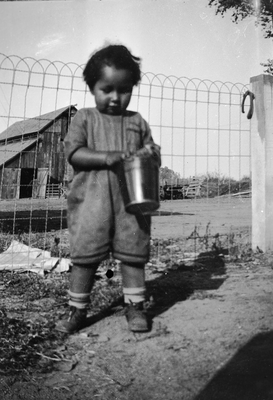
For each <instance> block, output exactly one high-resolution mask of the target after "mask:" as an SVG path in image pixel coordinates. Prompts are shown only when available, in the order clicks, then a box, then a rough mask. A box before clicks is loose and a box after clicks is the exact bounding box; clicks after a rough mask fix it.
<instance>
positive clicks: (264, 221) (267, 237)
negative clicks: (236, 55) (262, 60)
mask: <svg viewBox="0 0 273 400" xmlns="http://www.w3.org/2000/svg"><path fill="white" fill-rule="evenodd" d="M250 83H251V89H250V90H251V91H252V92H253V93H254V95H255V100H254V114H253V117H252V119H251V170H252V249H253V250H256V249H257V247H259V248H260V249H261V250H262V251H268V250H273V76H270V75H258V76H254V77H252V78H251V79H250Z"/></svg>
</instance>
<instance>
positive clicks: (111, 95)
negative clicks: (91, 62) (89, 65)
mask: <svg viewBox="0 0 273 400" xmlns="http://www.w3.org/2000/svg"><path fill="white" fill-rule="evenodd" d="M132 90H133V84H132V77H131V72H130V71H129V70H127V69H116V68H115V67H112V66H111V67H110V66H105V67H104V68H103V69H102V71H101V78H100V79H99V80H98V81H97V82H96V84H95V86H94V88H93V90H92V94H93V95H94V97H95V102H96V106H97V109H98V110H99V111H100V112H102V113H104V114H108V115H121V114H122V113H123V112H124V111H125V110H126V108H127V107H128V105H129V103H130V100H131V96H132Z"/></svg>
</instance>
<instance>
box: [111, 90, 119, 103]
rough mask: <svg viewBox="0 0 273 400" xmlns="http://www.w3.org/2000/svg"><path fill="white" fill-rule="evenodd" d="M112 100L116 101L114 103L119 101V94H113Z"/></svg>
mask: <svg viewBox="0 0 273 400" xmlns="http://www.w3.org/2000/svg"><path fill="white" fill-rule="evenodd" d="M111 100H112V101H114V102H117V101H119V93H118V92H113V93H112V99H111Z"/></svg>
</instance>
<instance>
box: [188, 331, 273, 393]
mask: <svg viewBox="0 0 273 400" xmlns="http://www.w3.org/2000/svg"><path fill="white" fill-rule="evenodd" d="M239 399H240V400H272V399H273V332H272V331H271V332H267V333H260V334H258V335H257V336H255V337H254V338H253V339H251V340H250V341H249V342H248V343H247V344H246V345H245V346H244V347H243V348H242V349H241V350H239V351H238V353H237V354H235V356H234V357H233V358H232V359H231V361H230V362H229V363H228V364H227V365H226V366H225V367H224V368H222V369H221V370H220V371H219V372H218V373H217V374H216V375H215V376H214V378H213V379H212V380H211V381H210V382H209V383H208V384H207V386H206V387H205V388H204V389H203V390H202V392H201V393H200V394H199V395H198V396H197V397H196V398H195V400H239Z"/></svg>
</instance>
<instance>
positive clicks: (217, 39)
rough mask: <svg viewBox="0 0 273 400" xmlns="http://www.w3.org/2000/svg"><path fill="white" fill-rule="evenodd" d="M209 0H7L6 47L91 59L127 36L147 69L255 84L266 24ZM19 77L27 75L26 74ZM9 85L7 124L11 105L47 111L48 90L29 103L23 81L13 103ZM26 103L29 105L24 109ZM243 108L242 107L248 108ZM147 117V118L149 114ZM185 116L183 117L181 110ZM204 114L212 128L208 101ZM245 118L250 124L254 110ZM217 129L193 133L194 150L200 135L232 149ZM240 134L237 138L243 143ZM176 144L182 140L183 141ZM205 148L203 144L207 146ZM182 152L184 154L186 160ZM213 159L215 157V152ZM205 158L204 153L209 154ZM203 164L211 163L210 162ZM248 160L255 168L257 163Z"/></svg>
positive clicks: (1, 119) (1, 108)
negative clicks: (218, 8) (235, 18)
mask: <svg viewBox="0 0 273 400" xmlns="http://www.w3.org/2000/svg"><path fill="white" fill-rule="evenodd" d="M250 1H252V0H250ZM253 1H254V0H253ZM208 2H209V0H74V1H61V0H60V1H58V0H57V1H29V2H26V1H15V2H8V1H7V2H1V3H0V53H3V54H5V55H7V56H11V55H15V56H18V57H22V58H25V57H32V58H34V59H39V60H41V59H47V60H49V61H52V62H53V61H61V62H63V63H69V62H74V63H77V64H80V65H84V64H85V63H86V61H87V60H88V58H89V56H90V54H91V53H93V52H94V51H95V50H97V49H98V48H100V47H102V46H103V45H105V44H107V43H121V44H124V45H126V46H127V47H128V48H129V49H130V50H131V51H132V53H133V54H134V55H136V56H139V57H141V59H142V71H143V72H144V73H149V72H150V73H152V74H163V75H165V76H171V75H172V76H176V77H186V78H188V79H192V78H198V79H200V80H210V81H221V82H232V83H241V84H248V83H249V82H250V77H252V76H255V75H260V74H262V73H263V70H264V68H263V67H262V66H261V65H260V63H262V62H266V60H267V59H270V58H273V48H272V40H269V39H265V38H264V37H263V33H262V30H261V27H259V26H258V27H256V26H255V19H254V18H247V19H245V20H244V21H242V22H240V23H238V24H234V23H232V21H231V16H230V14H226V15H225V17H224V18H222V17H221V16H219V15H218V16H216V15H215V9H214V8H211V7H209V6H208ZM0 74H2V76H0V82H5V77H6V76H9V75H8V72H6V73H5V71H4V72H3V71H1V70H0ZM9 79H10V76H9ZM18 79H20V76H19V75H18ZM22 79H23V78H22ZM18 83H20V82H18ZM53 86H54V84H53ZM7 87H8V85H4V84H2V85H0V132H2V131H3V130H4V129H5V128H6V127H7V118H6V116H5V114H7V113H10V114H13V115H19V116H21V117H22V116H24V117H34V116H36V115H39V114H38V111H37V107H38V105H39V104H38V103H39V101H40V102H41V95H40V94H37V96H40V98H38V97H37V96H36V97H37V98H38V100H35V91H34V88H33V89H32V91H29V92H28V99H27V101H28V103H27V107H26V94H25V93H23V88H22V91H21V92H20V91H19V89H20V86H17V87H16V88H15V89H16V90H17V92H16V90H15V91H14V92H13V99H12V107H10V104H11V101H10V100H9V98H10V93H9V92H8V89H7ZM52 92H53V91H51V93H49V91H48V92H46V91H44V93H43V106H44V105H46V102H47V105H48V107H50V110H49V109H48V110H45V111H44V112H48V111H51V110H52V102H53V101H54V100H53V98H51V97H50V96H51V95H52ZM63 95H64V96H66V97H65V98H66V99H67V93H66V92H64V93H63ZM59 99H61V95H59ZM65 101H67V100H65ZM35 102H36V104H35ZM53 104H54V103H53ZM73 104H74V103H73ZM64 105H67V103H65V104H60V106H61V107H62V106H64ZM19 106H21V108H24V109H22V110H19ZM36 106H37V107H36ZM56 106H57V104H56ZM155 107H157V106H156V105H155ZM237 108H238V107H237ZM146 109H147V108H146ZM144 112H145V111H144ZM41 113H42V112H40V114H41ZM164 113H165V114H166V117H165V116H164V118H166V121H167V120H168V119H170V116H171V111H170V106H166V108H165V109H164ZM196 113H197V110H196V109H194V108H193V109H192V120H193V122H195V121H194V120H195V119H196V118H197V114H196ZM237 113H238V115H239V114H240V110H238V112H237ZM33 114H34V115H33ZM154 114H156V111H155V112H154ZM214 114H215V115H214V122H213V124H214V125H215V126H216V125H217V124H218V116H217V111H215V113H214ZM222 115H223V113H222ZM238 115H237V117H236V118H235V119H233V120H232V123H233V127H234V126H235V125H237V121H238V118H239V117H238ZM144 117H145V118H147V115H144ZM177 118H180V115H179V112H178V114H177ZM198 118H199V120H198V121H197V123H198V125H200V126H203V128H204V132H202V134H203V133H205V130H206V126H207V124H208V120H207V116H206V115H205V116H204V115H203V113H202V110H201V109H200V110H199V114H198ZM228 118H230V117H229V115H227V116H226V117H225V118H223V116H222V121H221V124H222V125H223V124H226V122H227V119H228ZM10 122H11V121H9V124H10ZM182 124H183V121H182ZM244 124H248V122H247V120H246V118H245V120H244ZM155 134H156V133H155ZM186 134H187V132H186V133H185V135H186ZM213 134H215V138H214V137H213V136H212V135H213ZM177 135H179V137H178V139H177V146H180V147H181V148H182V142H181V140H182V139H181V134H180V133H179V132H178V133H177ZM205 135H207V133H205ZM205 135H203V137H205ZM217 135H218V131H217V129H215V132H212V133H211V136H210V137H208V141H210V143H209V144H208V141H207V142H205V141H204V142H202V141H201V142H200V141H199V143H197V142H196V144H195V142H194V141H193V140H192V139H189V141H188V143H189V144H188V145H187V146H188V147H187V149H188V152H189V153H191V152H192V148H194V147H195V148H196V149H197V146H200V143H201V146H200V147H201V148H202V147H203V148H204V149H208V148H209V146H212V145H211V143H212V144H213V143H215V145H214V146H215V149H213V148H212V150H211V152H212V153H213V152H215V151H216V148H218V150H219V149H220V148H223V149H226V148H227V147H228V146H229V144H228V143H230V142H231V139H230V138H229V137H228V136H225V138H224V139H221V141H222V142H221V143H222V144H221V143H220V142H219V140H220V139H219V138H217ZM166 137H167V136H166ZM206 137H207V136H206ZM212 138H213V139H212ZM167 139H168V137H167ZM196 140H197V139H196ZM238 140H239V139H236V143H237V141H238ZM240 140H241V139H240ZM234 143H235V142H234ZM169 144H170V140H169V139H168V140H166V143H165V145H164V146H163V147H164V149H165V150H166V149H167V147H168V146H169ZM184 144H185V143H184ZM172 146H175V141H174V142H173V144H172ZM234 146H235V145H234ZM236 146H237V144H236ZM239 146H240V148H244V147H248V148H249V141H247V142H246V143H245V146H244V143H243V142H242V143H240V144H239ZM237 147H238V146H237ZM230 149H231V148H230ZM165 150H164V151H165ZM231 150H232V149H231ZM231 150H230V151H231ZM183 151H184V150H183ZM206 151H207V150H206ZM209 151H210V150H209ZM225 151H226V150H225ZM236 151H237V150H236ZM240 151H241V150H240ZM166 152H167V150H166ZM202 152H203V149H201V150H200V154H201V153H202ZM182 159H183V158H182V156H181V157H180V160H181V163H182ZM212 159H213V157H211V158H210V159H209V160H212ZM226 159H228V158H226ZM165 160H167V158H165ZM168 160H170V161H168V166H169V167H171V168H172V169H174V170H183V171H185V166H183V168H182V165H180V164H179V165H178V164H177V166H176V167H175V166H174V165H173V162H174V161H173V160H175V157H174V158H173V157H169V159H168ZM176 160H178V157H177V158H176ZM198 160H201V157H200V158H199V159H198ZM203 160H205V158H203ZM221 160H224V158H222V159H221ZM183 162H184V161H183ZM200 162H201V161H200ZM204 162H205V161H204ZM184 164H185V162H184ZM214 164H215V165H213V168H214V169H215V168H219V157H218V159H217V157H216V158H215V163H214ZM200 165H201V164H200ZM203 167H204V168H205V166H204V165H203V164H202V168H203ZM193 168H196V166H194V164H193V162H191V172H189V170H187V172H185V173H186V174H187V173H191V174H192V173H193V172H192V171H193ZM223 168H224V169H225V171H228V173H230V168H231V167H230V158H229V161H228V163H227V162H226V161H225V167H221V168H220V169H221V170H223ZM240 168H241V167H240V166H239V167H238V164H237V161H236V160H235V161H234V163H233V166H232V170H233V171H238V170H240ZM244 168H245V170H246V173H248V172H249V171H248V170H249V165H246V166H245V167H244ZM183 174H184V173H183ZM233 175H234V174H233ZM240 175H241V172H240Z"/></svg>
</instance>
